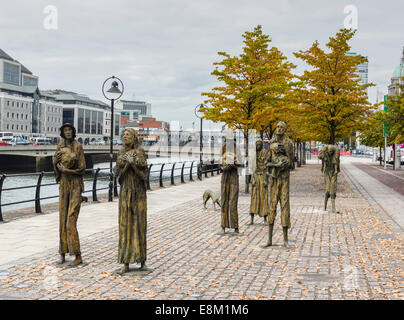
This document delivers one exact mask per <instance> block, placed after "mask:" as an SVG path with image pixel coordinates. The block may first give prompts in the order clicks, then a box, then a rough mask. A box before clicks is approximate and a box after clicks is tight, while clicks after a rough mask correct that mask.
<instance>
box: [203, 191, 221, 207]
mask: <svg viewBox="0 0 404 320" xmlns="http://www.w3.org/2000/svg"><path fill="white" fill-rule="evenodd" d="M209 199H212V202H213V206H214V208H215V210H216V204H217V205H218V206H219V207H220V198H218V196H217V195H216V194H215V193H214V192H213V191H211V190H206V191H205V192H204V193H203V206H204V208H205V209H207V208H206V204H207V203H208V201H209Z"/></svg>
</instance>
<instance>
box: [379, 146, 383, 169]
mask: <svg viewBox="0 0 404 320" xmlns="http://www.w3.org/2000/svg"><path fill="white" fill-rule="evenodd" d="M379 160H380V165H381V166H382V165H383V164H382V148H379Z"/></svg>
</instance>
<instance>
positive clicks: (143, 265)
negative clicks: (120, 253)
mask: <svg viewBox="0 0 404 320" xmlns="http://www.w3.org/2000/svg"><path fill="white" fill-rule="evenodd" d="M140 269H142V270H143V269H146V262H142V263H141V264H140Z"/></svg>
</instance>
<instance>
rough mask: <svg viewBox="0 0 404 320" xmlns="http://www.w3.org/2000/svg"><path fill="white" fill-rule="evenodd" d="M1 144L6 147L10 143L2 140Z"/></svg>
mask: <svg viewBox="0 0 404 320" xmlns="http://www.w3.org/2000/svg"><path fill="white" fill-rule="evenodd" d="M0 146H3V147H5V146H9V144H8V143H7V142H6V141H1V140H0Z"/></svg>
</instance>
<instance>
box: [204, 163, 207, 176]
mask: <svg viewBox="0 0 404 320" xmlns="http://www.w3.org/2000/svg"><path fill="white" fill-rule="evenodd" d="M204 166H205V178H207V177H208V169H207V168H208V165H207V164H205V165H204Z"/></svg>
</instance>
